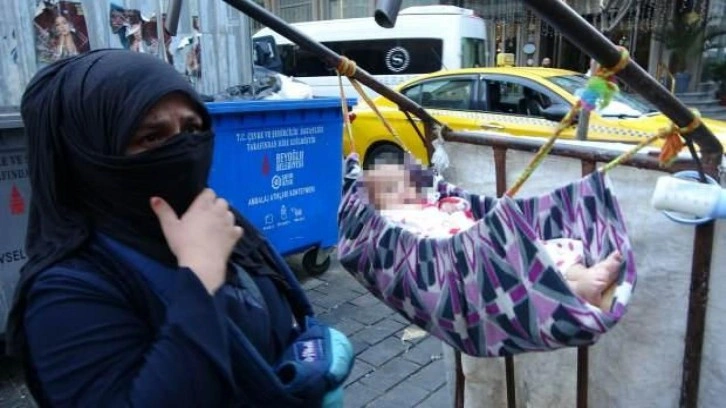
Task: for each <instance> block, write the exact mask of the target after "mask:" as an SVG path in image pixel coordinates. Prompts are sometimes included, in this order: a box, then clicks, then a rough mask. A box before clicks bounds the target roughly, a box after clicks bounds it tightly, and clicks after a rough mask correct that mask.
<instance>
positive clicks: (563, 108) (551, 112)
mask: <svg viewBox="0 0 726 408" xmlns="http://www.w3.org/2000/svg"><path fill="white" fill-rule="evenodd" d="M540 112H541V113H542V116H544V118H545V119H547V120H551V121H553V122H559V121H561V120H562V119H563V118H564V117H565V116H566V115H567V113H568V112H570V107H569V106H567V105H565V104H562V103H555V104H552V105H550V106H549V107H547V108H545V109H542V110H541V111H540ZM575 122H577V118H575Z"/></svg>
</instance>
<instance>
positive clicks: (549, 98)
mask: <svg viewBox="0 0 726 408" xmlns="http://www.w3.org/2000/svg"><path fill="white" fill-rule="evenodd" d="M587 80H588V77H587V76H585V75H584V74H581V73H578V72H573V71H567V70H560V69H552V68H523V67H516V68H510V67H507V68H469V69H460V70H451V71H440V72H436V73H433V74H427V75H424V76H420V77H417V78H415V79H413V80H410V81H408V82H405V83H403V84H401V85H399V86H397V87H396V88H395V89H396V90H397V91H399V92H400V93H402V94H404V95H406V96H407V97H408V98H410V99H412V100H413V101H415V102H417V103H418V104H420V105H421V106H423V107H424V108H426V110H427V111H428V112H429V113H430V114H431V115H432V116H434V117H435V118H436V119H437V120H439V121H441V122H442V123H444V124H446V125H447V126H449V127H450V128H451V129H453V130H486V131H494V132H498V133H504V134H508V135H512V136H541V137H549V136H551V135H552V133H553V132H554V131H555V128H556V127H557V124H558V122H559V121H560V120H561V119H562V117H563V116H564V115H565V114H566V113H567V112H568V111H569V110H570V108H571V107H572V105H573V104H575V103H576V102H577V100H578V95H579V92H580V91H581V90H582V89H584V88H585V87H586V84H587ZM373 101H374V103H375V105H376V106H377V107H378V109H379V110H380V111H381V114H382V115H383V116H384V117H385V118H386V119H387V121H388V122H389V123H390V124H391V126H392V127H393V128H394V129H395V131H396V133H397V134H398V135H399V137H400V139H401V140H402V142H403V143H404V144H405V147H406V148H407V149H408V150H410V151H411V152H412V153H413V154H414V155H415V156H417V157H418V158H419V159H420V160H422V161H423V162H424V163H428V160H427V158H426V150H425V148H424V146H423V143H422V142H421V140H420V138H419V136H418V134H417V133H416V130H415V129H414V128H413V126H412V125H411V122H410V121H409V119H408V118H407V117H406V115H405V114H404V113H403V112H401V110H400V109H399V108H398V107H397V106H396V104H394V103H393V102H391V101H389V100H388V99H386V98H383V97H378V98H376V99H374V100H373ZM350 118H351V120H352V125H351V129H352V134H353V139H354V143H355V151H356V152H358V153H359V154H360V155H361V157H362V158H363V163H364V166H365V167H367V166H368V165H369V164H370V163H371V161H372V160H373V159H374V158H377V157H381V156H385V155H397V156H400V155H401V154H402V152H403V150H402V146H400V143H399V142H398V141H397V140H396V139H395V138H394V137H393V136H392V135H390V133H389V132H388V131H387V130H386V128H385V126H384V125H383V123H381V121H380V119H379V118H378V117H377V116H376V115H375V113H374V112H373V111H372V110H371V109H370V108H369V107H368V106H367V105H366V103H365V101H362V100H360V101H359V103H358V105H357V106H356V107H355V109H353V110H352V111H351V115H350ZM414 119H415V118H414ZM703 122H704V123H705V124H706V125H707V126H708V127H709V129H711V131H712V132H713V133H714V135H716V136H717V137H718V138H719V139H722V140H723V138H726V122H722V121H717V120H709V119H703ZM669 123H670V121H669V119H668V118H667V117H665V116H664V115H662V114H661V113H660V112H658V110H657V109H656V108H655V107H653V106H652V105H651V104H650V103H648V102H647V101H645V100H642V99H640V98H638V97H636V96H634V95H632V94H628V93H624V92H619V93H618V94H616V96H615V97H614V99H613V101H612V102H611V103H610V104H609V105H608V106H607V107H606V108H604V109H603V110H601V111H597V112H592V114H591V116H590V121H589V130H588V134H587V138H588V140H593V141H611V142H620V143H639V142H640V141H642V140H643V138H646V137H648V136H650V135H652V134H653V133H655V132H657V131H658V130H659V129H661V128H663V127H665V126H667V125H668V124H669ZM417 126H419V127H420V128H421V125H420V123H418V124H417ZM575 133H576V126H572V127H570V128H569V129H567V130H565V131H564V132H563V133H562V135H561V136H560V137H561V138H563V139H573V138H575ZM343 145H344V153H345V154H346V155H347V154H348V153H349V152H350V151H351V144H350V140H349V138H348V136H347V135H346V134H344V140H343Z"/></svg>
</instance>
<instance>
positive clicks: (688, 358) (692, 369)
mask: <svg viewBox="0 0 726 408" xmlns="http://www.w3.org/2000/svg"><path fill="white" fill-rule="evenodd" d="M177 1H179V0H177ZM522 1H523V2H524V3H525V5H527V6H528V7H529V8H530V9H531V10H532V11H533V12H534V13H535V14H537V15H539V17H540V18H542V19H543V20H545V21H547V23H549V24H550V25H551V26H552V27H554V28H555V29H557V30H558V31H559V32H560V33H562V35H563V36H564V37H566V38H567V39H568V40H569V41H570V42H572V43H573V44H574V45H575V46H577V47H578V48H579V49H580V50H582V51H584V52H585V53H587V54H589V55H590V56H591V57H592V58H593V59H594V60H596V61H597V62H598V63H599V64H600V65H601V66H604V67H614V66H616V65H617V64H618V62H619V61H620V59H621V53H620V50H619V49H618V48H617V47H616V46H615V45H614V44H613V43H612V42H611V41H610V40H608V39H607V38H606V37H605V36H604V35H603V34H602V33H601V32H599V31H598V30H597V29H595V28H594V27H593V26H592V25H590V24H589V23H588V22H587V21H586V20H585V19H584V18H582V16H580V15H579V14H577V13H576V12H575V11H574V10H572V9H571V8H570V7H569V6H568V5H567V4H566V3H565V2H563V1H561V0H522ZM224 2H225V3H227V4H229V5H230V6H232V7H233V8H235V9H237V10H239V11H241V12H243V13H245V14H247V15H248V16H249V17H251V18H253V19H255V20H257V21H259V22H260V23H262V24H264V25H266V26H268V27H270V28H271V29H273V30H274V31H276V32H278V33H280V34H281V35H283V36H285V37H287V38H288V39H290V40H291V41H292V42H294V43H296V44H298V45H299V46H301V47H303V48H305V49H306V50H308V51H310V52H312V53H314V54H316V55H317V56H318V57H319V58H320V59H321V60H322V61H323V62H325V63H326V64H327V65H328V66H329V67H330V68H332V69H335V68H338V67H339V66H340V65H341V63H342V62H344V61H345V60H344V59H343V58H342V57H341V56H340V55H338V54H336V53H335V52H333V51H332V50H330V49H329V48H327V47H325V46H323V45H321V44H319V43H317V42H315V41H313V40H311V39H310V38H308V37H307V36H305V35H304V34H302V33H300V32H299V31H297V30H295V29H294V28H292V27H290V26H289V25H287V23H286V22H285V21H283V20H282V19H280V18H278V17H277V16H275V15H274V14H272V13H271V12H269V11H267V10H265V9H264V8H263V7H260V6H259V5H257V4H256V3H254V2H253V1H251V0H224ZM393 17H394V18H395V16H393ZM352 77H353V78H355V79H356V80H358V81H360V82H361V83H362V84H363V85H366V86H368V87H369V88H371V89H372V90H374V91H375V92H377V93H379V94H380V95H383V96H384V97H386V98H388V99H390V100H391V101H393V102H395V103H396V104H397V105H398V106H399V107H400V109H401V110H403V111H405V112H410V113H411V114H413V115H415V116H416V117H418V118H419V119H421V121H422V122H423V123H424V126H425V138H424V139H425V140H424V143H425V145H426V148H427V150H428V154H429V157H431V154H432V152H433V149H432V145H431V139H432V137H433V135H435V134H436V128H441V130H442V135H443V137H444V139H446V140H450V141H463V142H467V143H473V144H485V145H486V144H487V143H490V144H489V145H491V146H493V147H495V161H496V162H497V163H496V164H495V167H496V168H497V170H498V171H497V190H500V188H503V187H504V186H505V181H504V179H500V178H501V177H503V174H504V173H505V172H506V162H505V154H504V153H506V149H510V148H511V149H517V150H532V149H533V148H534V150H536V148H537V147H536V146H537V143H534V144H533V143H532V142H529V141H528V142H525V141H523V140H520V141H517V140H516V139H513V138H502V139H501V140H497V139H496V138H491V137H488V138H486V139H484V138H483V136H482V133H467V132H453V131H451V129H449V128H447V127H446V126H445V125H444V124H442V123H440V122H439V121H438V120H436V119H435V118H434V117H432V116H431V115H430V114H429V113H428V112H426V110H424V109H423V108H422V107H421V106H419V105H418V104H416V103H415V102H413V101H412V100H410V99H408V98H407V97H405V96H404V95H401V94H399V93H396V92H395V91H393V90H392V89H390V88H388V87H386V86H385V85H383V84H381V83H379V82H378V81H376V80H375V79H374V78H373V77H372V76H371V75H370V74H368V73H367V72H366V71H365V70H363V69H361V68H357V69H355V72H354V73H353V75H352ZM618 77H619V78H620V79H622V80H623V82H625V84H626V85H628V86H629V87H630V88H632V89H633V90H635V91H636V92H638V93H639V94H641V95H642V96H643V97H645V99H647V100H648V101H649V102H651V103H652V104H653V105H654V106H655V107H656V108H658V109H659V110H660V111H661V112H663V113H664V114H665V115H666V116H667V117H668V118H670V119H671V120H672V121H673V122H674V123H675V124H676V125H677V126H679V127H686V126H688V125H689V124H691V122H692V121H694V120H695V116H694V114H693V112H691V111H690V110H689V109H688V108H687V107H686V106H685V105H684V104H683V103H681V102H680V101H679V100H678V99H676V98H675V97H674V96H673V95H672V94H671V93H670V92H669V91H668V90H667V89H666V88H664V87H663V86H662V85H661V84H660V83H659V82H658V81H656V80H655V79H654V78H652V77H651V76H650V75H649V74H648V73H647V72H646V71H645V70H644V69H643V68H641V67H640V66H639V65H638V64H636V63H635V62H633V61H630V62H629V63H628V64H627V65H626V66H625V68H624V69H623V70H622V71H620V72H619V73H618ZM686 141H687V143H688V145H689V149H690V151H691V153H692V154H694V155H695V148H694V147H693V143H695V144H697V145H698V146H699V147H700V152H701V160H702V161H703V165H704V166H703V167H704V170H705V173H708V174H709V175H711V176H714V177H718V168H719V166H720V164H721V162H722V160H723V147H722V146H721V143H720V142H719V141H718V139H716V137H714V135H713V133H711V131H710V130H709V129H708V128H707V127H706V126H704V125H703V124H701V125H699V126H698V127H697V128H696V129H695V131H694V132H692V133H691V134H689V135H687V136H686ZM550 154H553V155H561V156H568V157H575V158H579V159H580V160H581V161H582V163H583V164H582V166H583V173H587V172H591V171H593V169H594V167H595V163H596V162H598V161H609V160H610V159H612V158H614V156H613V155H612V153H607V152H604V151H598V150H592V149H586V148H578V147H576V146H568V147H557V146H555V149H554V150H553V151H552V152H551V153H550ZM624 165H630V166H636V167H641V168H650V169H660V166H659V164H658V161H657V159H656V158H652V159H650V158H645V159H644V158H642V157H638V158H634V159H632V160H630V161H628V162H627V163H625V164H624ZM681 165H682V163H681ZM675 167H676V168H677V167H678V166H675ZM502 170H503V171H502ZM702 178H703V175H702ZM704 181H705V180H704ZM713 238H714V223H713V222H710V223H707V224H703V225H700V226H698V227H696V232H695V237H694V240H695V242H694V246H695V250H694V253H693V261H692V274H691V291H690V298H689V310H688V322H687V331H686V339H685V352H684V360H683V378H682V384H681V402H680V405H681V406H683V407H696V406H697V401H698V385H699V380H700V366H701V358H702V347H703V340H704V326H705V318H706V307H707V299H708V284H709V277H710V265H711V249H712V246H713ZM456 356H457V362H456V367H457V373H456V379H457V384H456V385H457V387H456V393H455V395H456V404H457V407H458V406H463V400H464V398H463V375H462V373H461V371H460V370H461V362H460V359H459V357H460V353H457V354H456ZM506 365H507V367H508V370H507V371H508V373H507V379H508V396H509V398H510V400H509V406H514V404H515V401H514V399H515V395H514V388H513V382H514V369H513V360H511V359H509V360H507V364H506ZM587 370H588V356H587V349H584V348H581V349H579V350H578V381H577V384H578V389H577V391H578V396H577V406H578V408H580V407H586V406H587V403H588V401H587V392H588V387H587ZM510 387H512V388H511V389H510Z"/></svg>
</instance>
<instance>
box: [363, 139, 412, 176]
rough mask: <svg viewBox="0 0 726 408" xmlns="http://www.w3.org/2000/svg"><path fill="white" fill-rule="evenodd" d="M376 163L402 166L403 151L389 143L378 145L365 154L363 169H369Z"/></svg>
mask: <svg viewBox="0 0 726 408" xmlns="http://www.w3.org/2000/svg"><path fill="white" fill-rule="evenodd" d="M377 161H382V162H384V163H399V164H403V149H401V148H400V147H398V146H396V145H394V144H390V143H386V144H381V145H378V146H376V147H374V148H373V149H371V150H370V151H369V152H368V153H367V154H366V157H365V159H364V160H363V169H365V170H368V169H370V168H371V166H372V165H373V164H374V163H375V162H377Z"/></svg>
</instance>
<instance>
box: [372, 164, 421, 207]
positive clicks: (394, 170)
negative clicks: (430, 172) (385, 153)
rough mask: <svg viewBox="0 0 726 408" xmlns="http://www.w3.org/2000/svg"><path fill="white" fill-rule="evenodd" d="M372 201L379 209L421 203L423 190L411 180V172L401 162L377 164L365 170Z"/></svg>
mask: <svg viewBox="0 0 726 408" xmlns="http://www.w3.org/2000/svg"><path fill="white" fill-rule="evenodd" d="M363 177H364V180H365V185H366V187H367V189H368V194H369V199H370V201H371V203H372V204H373V205H374V206H375V207H376V208H377V209H379V210H389V209H394V208H396V207H399V206H401V205H403V204H413V203H420V202H422V200H423V199H424V195H423V193H422V191H421V190H420V189H419V188H418V187H416V185H415V184H414V183H412V182H411V180H410V174H409V172H408V171H407V170H406V169H405V168H404V167H403V165H400V164H377V165H375V166H374V167H373V168H372V169H370V170H366V171H364V172H363Z"/></svg>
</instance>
